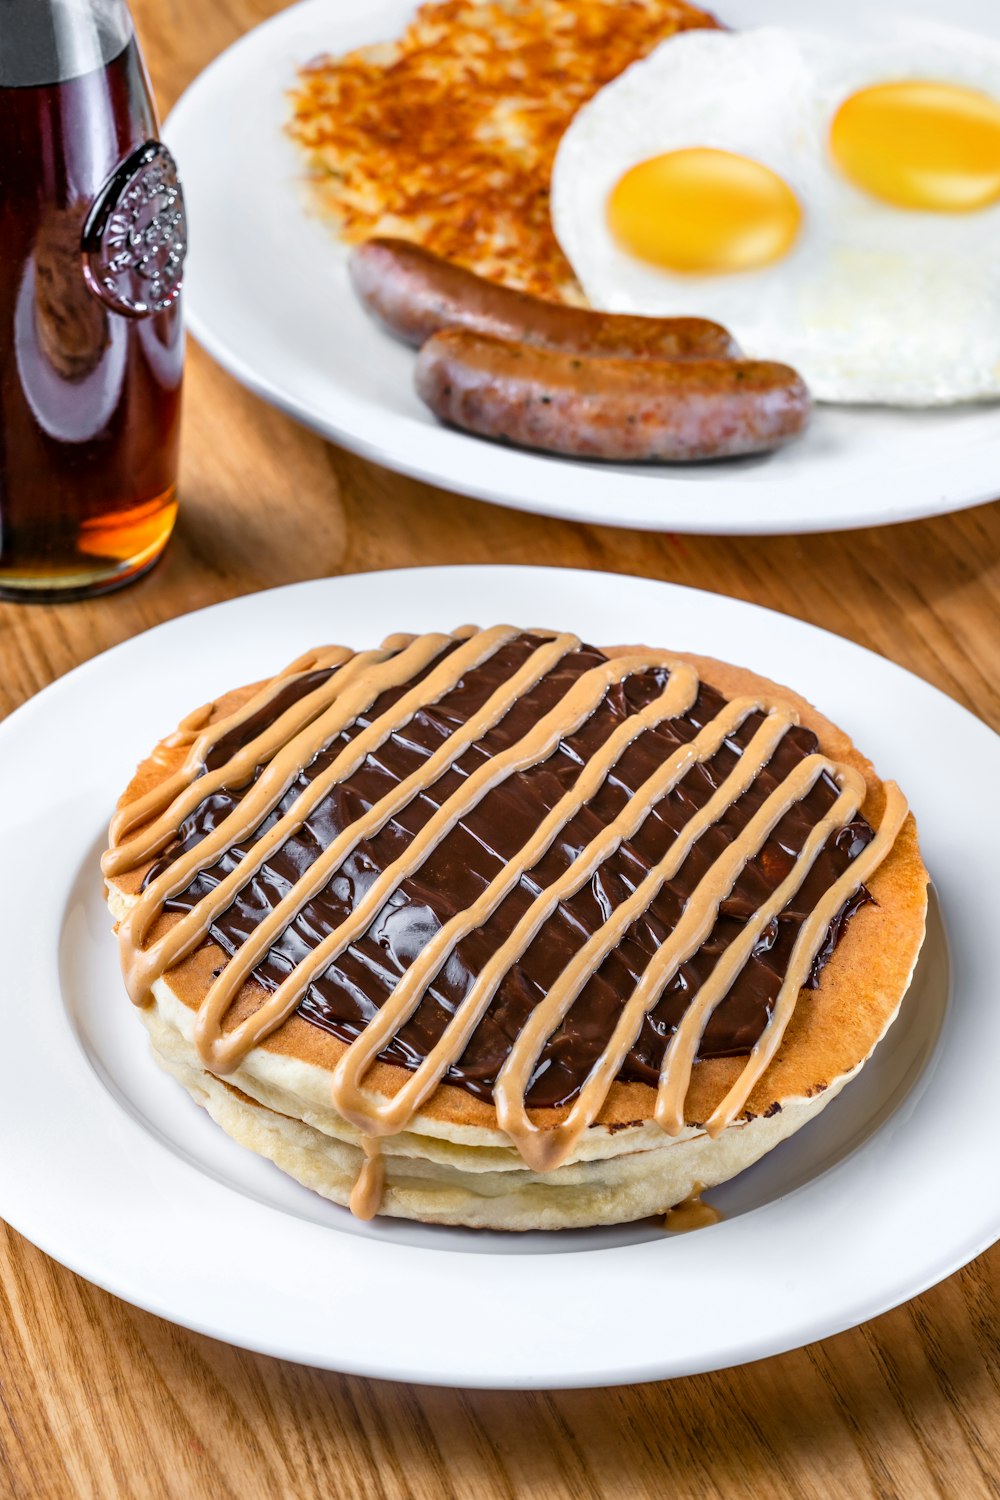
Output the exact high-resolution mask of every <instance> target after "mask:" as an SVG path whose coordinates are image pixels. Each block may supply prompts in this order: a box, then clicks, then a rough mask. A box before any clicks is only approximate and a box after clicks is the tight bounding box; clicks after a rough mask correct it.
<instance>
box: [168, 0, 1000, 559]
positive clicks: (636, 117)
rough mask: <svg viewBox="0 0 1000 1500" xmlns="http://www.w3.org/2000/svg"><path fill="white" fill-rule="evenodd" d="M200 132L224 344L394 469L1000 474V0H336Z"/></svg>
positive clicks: (611, 502)
mask: <svg viewBox="0 0 1000 1500" xmlns="http://www.w3.org/2000/svg"><path fill="white" fill-rule="evenodd" d="M553 80H555V82H553ZM166 134H167V140H168V142H169V144H170V146H171V148H172V150H173V151H174V153H175V155H176V156H177V159H178V162H179V165H180V170H181V173H182V176H183V180H184V187H185V193H186V197H187V205H188V213H189V217H190V220H191V222H192V224H193V226H194V232H193V234H192V249H191V254H190V257H189V262H188V267H189V269H188V272H187V276H186V285H185V294H186V306H187V312H188V319H189V326H190V327H191V329H192V331H193V333H194V334H195V336H196V337H197V338H198V339H199V341H200V342H201V343H202V344H203V345H204V346H205V347H206V348H207V349H208V351H209V352H210V353H211V354H212V355H213V356H214V357H215V358H216V359H218V360H219V362H220V363H221V364H223V365H224V366H225V367H226V368H227V369H228V370H229V371H230V372H231V373H232V374H234V375H235V376H236V377H237V378H238V379H239V380H241V381H242V382H243V383H244V384H246V385H247V386H248V387H250V388H251V389H252V390H254V391H256V392H257V393H258V394H260V395H261V396H263V397H264V398H265V399H267V400H269V401H271V402H273V403H274V404H275V405H277V406H279V407H281V408H282V409H284V410H286V411H288V412H289V413H290V414H292V415H293V416H295V417H296V418H298V419H299V420H300V421H302V422H304V423H305V424H307V425H308V426H310V427H312V428H314V429H315V430H317V431H318V432H320V433H322V434H323V435H324V436H326V437H328V438H330V439H331V440H333V441H335V442H338V443H341V444H342V445H344V446H345V447H348V448H350V449H352V450H354V451H356V452H359V453H361V454H362V455H364V456H365V457H367V458H370V459H372V460H374V461H376V462H378V463H381V464H384V465H385V466H387V467H389V468H392V469H396V470H398V471H400V472H403V473H406V474H410V475H412V476H414V477H416V478H418V479H421V480H424V481H426V482H428V483H431V484H435V485H439V486H441V487H443V488H445V489H450V490H454V491H457V492H460V493H464V494H467V495H470V496H474V497H476V498H479V499H483V500H488V501H492V502H495V503H499V504H506V505H510V506H514V507H517V508H520V509H524V510H532V511H537V512H541V513H545V514H550V515H557V516H562V517H564V518H566V519H570V520H577V521H585V522H593V523H600V524H613V525H621V526H633V527H640V528H645V529H650V530H664V531H691V532H702V533H708V532H717V533H728V534H741V533H742V534H763V533H769V532H796V531H799V532H804V531H817V530H832V529H842V528H850V527H855V526H868V525H879V524H884V523H889V522H896V521H903V520H908V519H913V518H916V517H920V516H927V515H934V514H940V513H942V512H946V511H950V510H957V509H961V508H963V507H967V506H971V505H976V504H979V503H981V502H984V501H988V500H991V499H993V498H995V497H996V495H997V493H998V491H1000V268H998V264H997V257H996V253H995V246H996V245H997V244H998V243H1000V12H997V10H996V8H995V7H993V6H991V5H989V4H987V3H986V0H954V3H953V4H951V5H950V6H949V7H948V15H947V19H946V20H945V19H942V18H941V12H940V7H939V6H938V5H936V4H934V3H932V0H905V3H903V0H899V3H897V4H881V3H865V0H843V3H841V4H839V5H838V6H837V7H826V6H823V7H820V6H818V5H815V6H808V7H804V6H802V5H801V4H795V3H794V0H721V3H720V4H719V5H717V6H715V7H713V8H712V9H711V11H709V10H707V9H701V8H696V7H695V6H693V5H690V4H686V3H682V0H648V4H646V5H644V6H642V7H629V8H628V9H627V10H623V9H622V7H620V6H617V5H615V3H614V0H574V3H572V4H571V3H570V0H518V3H517V4H514V3H512V0H444V3H440V0H436V3H435V0H432V3H431V4H428V5H424V6H422V7H420V8H419V9H418V8H417V7H416V6H415V5H414V4H413V0H369V3H366V4H364V5H362V4H360V0H351V3H340V4H336V5H335V4H333V3H331V0H302V3H300V4H298V5H294V6H292V7H291V8H290V9H289V10H286V11H284V12H282V13H281V14H280V15H278V16H277V17H275V18H274V19H273V20H271V21H269V22H267V23H265V24H264V25H263V26H260V27H258V28H257V29H256V30H254V31H253V32H251V33H249V34H248V35H247V36H245V37H244V38H243V39H242V40H241V41H240V42H238V43H237V44H236V45H235V46H233V47H231V48H230V49H229V50H228V51H227V52H226V53H224V54H223V55H222V56H221V57H220V58H218V59H217V60H216V61H215V62H214V63H213V64H212V65H211V66H210V67H209V68H208V69H207V70H206V71H205V73H203V74H202V75H201V76H200V77H199V78H198V79H197V80H196V81H195V82H194V84H192V85H191V87H190V88H189V89H188V91H187V93H186V94H185V95H184V96H183V98H182V99H181V100H180V102H179V103H178V105H177V106H176V108H175V110H174V112H173V114H172V115H171V117H170V120H169V122H168V126H167V131H166ZM206 141H211V142H212V149H211V151H206V150H205V149H204V142H206Z"/></svg>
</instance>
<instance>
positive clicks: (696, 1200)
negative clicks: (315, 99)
mask: <svg viewBox="0 0 1000 1500" xmlns="http://www.w3.org/2000/svg"><path fill="white" fill-rule="evenodd" d="M703 1191H704V1189H703V1188H702V1186H701V1184H700V1183H695V1186H694V1188H693V1189H692V1191H691V1192H690V1193H689V1194H688V1196H687V1197H686V1198H685V1199H684V1201H683V1203H675V1204H674V1206H673V1208H668V1209H667V1212H666V1214H665V1215H664V1218H663V1227H664V1229H668V1230H669V1231H670V1233H671V1234H690V1232H691V1230H693V1229H707V1228H708V1227H709V1225H710V1224H718V1223H719V1222H720V1221H721V1219H722V1215H721V1214H720V1212H719V1210H718V1209H717V1208H713V1207H712V1205H711V1203H705V1202H703V1201H702V1196H701V1195H702V1192H703Z"/></svg>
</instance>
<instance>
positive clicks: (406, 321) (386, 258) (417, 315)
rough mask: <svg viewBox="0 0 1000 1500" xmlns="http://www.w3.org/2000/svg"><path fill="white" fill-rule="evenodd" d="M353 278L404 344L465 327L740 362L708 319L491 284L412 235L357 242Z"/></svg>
mask: <svg viewBox="0 0 1000 1500" xmlns="http://www.w3.org/2000/svg"><path fill="white" fill-rule="evenodd" d="M350 273H351V280H352V282H353V284H354V290H355V291H356V292H357V294H358V297H359V298H360V299H361V302H362V303H363V304H364V306H365V307H366V308H367V310H368V311H369V312H370V313H372V314H373V315H374V316H375V317H376V318H378V319H379V320H380V322H382V323H384V324H385V326H386V327H387V328H388V329H390V331H391V332H392V333H395V334H396V335H398V337H399V338H402V339H405V340H406V342H407V343H409V344H414V345H420V344H422V343H424V341H425V340H426V339H428V338H430V337H431V335H432V334H434V333H438V332H440V331H441V330H442V329H445V328H468V329H470V330H472V331H473V332H475V333H487V334H492V335H493V336H494V337H495V338H504V339H516V340H518V341H520V342H523V343H526V344H534V345H537V346H538V347H540V348H543V349H563V350H567V351H570V352H572V353H574V354H605V355H609V356H615V357H620V358H622V359H736V358H739V354H740V350H739V348H738V346H737V344H736V342H735V340H734V339H733V338H732V337H731V335H730V334H729V333H728V332H727V330H726V329H725V328H722V327H721V326H720V325H719V324H718V323H711V322H709V320H708V319H707V318H639V317H626V316H622V315H619V314H617V313H601V312H592V311H590V310H589V309H587V308H582V307H567V306H565V305H564V304H563V303H560V302H547V301H545V300H544V299H543V298H541V297H532V296H530V295H529V294H528V293H527V292H515V291H513V290H512V289H511V288H510V287H506V286H500V285H499V283H498V282H495V281H487V280H485V278H484V277H482V276H477V275H476V274H475V273H474V272H473V271H467V270H465V269H464V267H462V266H457V265H455V264H454V263H453V262H452V261H448V260H443V259H442V258H441V256H439V255H434V254H432V253H431V251H429V250H425V249H424V248H423V247H422V246H421V245H415V244H414V243H413V242H412V241H411V240H395V239H371V240H365V241H363V242H362V243H361V244H360V245H356V246H355V248H354V250H353V252H352V254H351V260H350Z"/></svg>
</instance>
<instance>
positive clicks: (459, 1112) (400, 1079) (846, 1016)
mask: <svg viewBox="0 0 1000 1500" xmlns="http://www.w3.org/2000/svg"><path fill="white" fill-rule="evenodd" d="M609 654H612V655H613V654H615V653H609ZM676 659H677V660H678V661H684V662H687V663H689V664H691V665H693V666H694V667H695V668H696V669H697V670H698V672H699V674H700V676H701V677H702V678H703V680H704V681H705V682H706V683H709V684H711V685H712V686H713V687H714V688H716V689H718V690H719V691H720V692H721V693H722V694H723V695H724V696H725V697H727V698H733V697H736V696H739V695H742V694H747V693H750V694H763V695H764V696H766V697H768V698H770V699H775V698H777V699H780V700H781V701H782V702H783V703H787V704H789V705H790V706H792V707H794V708H796V709H797V710H798V712H799V715H800V720H801V723H802V724H803V725H805V726H807V727H808V728H809V729H810V730H812V731H813V733H814V734H815V735H816V736H817V738H818V740H819V744H820V747H821V749H822V750H823V751H824V752H825V753H826V754H828V755H829V756H830V757H831V758H833V759H835V760H837V761H839V762H842V763H844V764H847V765H850V766H854V767H855V768H856V769H857V770H858V771H860V772H861V774H862V775H863V776H864V778H865V783H866V786H867V795H866V799H865V802H864V806H863V809H862V811H863V813H864V816H865V817H866V818H867V819H868V821H869V822H870V823H871V824H872V825H873V826H874V827H876V828H877V827H878V824H879V822H880V819H881V814H882V809H883V806H884V792H883V789H882V784H881V783H880V782H879V780H878V778H877V777H876V776H875V773H874V771H873V769H872V767H871V765H870V763H869V762H868V761H867V760H865V759H864V757H863V756H861V755H860V754H859V753H858V752H857V751H855V750H854V749H853V747H852V746H851V744H850V741H849V740H848V739H847V737H846V736H845V735H844V734H843V733H842V732H841V731H840V730H838V729H837V728H836V727H835V726H834V725H832V724H830V723H829V721H828V720H826V719H824V718H823V717H822V716H820V715H819V714H817V713H816V711H815V710H813V709H812V708H811V707H810V706H809V705H808V704H806V703H805V702H804V700H802V699H801V698H800V697H798V695H796V694H794V693H792V692H790V691H789V690H786V689H783V688H778V687H776V686H775V685H774V684H773V683H770V682H768V681H766V680H765V679H762V678H759V677H756V676H754V675H753V674H750V673H747V672H745V671H742V670H740V669H738V668H734V667H728V666H725V665H723V664H721V663H718V662H713V661H710V660H706V659H703V658H698V657H692V656H685V655H683V654H681V653H677V654H676ZM588 660H589V658H588ZM254 691H255V689H252V688H248V689H240V690H237V691H236V692H234V693H231V694H228V695H227V696H226V697H225V698H224V699H222V700H220V701H219V702H218V703H217V704H215V705H214V706H213V708H212V712H211V717H210V718H209V719H208V721H207V722H209V723H211V722H216V721H217V720H218V719H220V718H222V717H224V716H225V715H226V714H228V713H231V712H232V711H233V710H234V708H236V707H237V706H238V705H239V704H240V703H242V702H245V701H246V699H247V698H248V697H249V696H250V695H251V694H252V693H253V692H254ZM185 753H186V749H185V747H183V746H170V745H167V744H162V745H161V746H160V747H158V749H157V751H156V752H154V755H153V756H152V757H151V758H150V759H149V760H148V761H146V762H144V764H143V765H142V766H141V767H140V769H139V772H138V773H137V776H136V777H135V778H134V779H133V782H132V783H131V785H130V786H129V788H128V789H127V791H126V793H125V795H124V797H123V799H122V803H121V805H122V806H127V805H128V804H130V803H131V802H133V801H134V800H135V799H136V798H138V797H139V796H141V795H142V794H144V793H145V792H146V791H148V789H149V788H150V787H152V786H154V785H157V784H159V783H160V782H162V781H163V780H164V779H165V778H166V777H167V776H168V775H169V774H170V773H171V772H173V771H174V770H175V769H176V768H177V766H178V765H179V764H180V763H181V761H182V760H183V758H184V756H185ZM733 759H735V757H733ZM151 863H152V862H151V861H147V862H146V864H145V865H144V866H141V867H140V868H139V869H138V870H136V871H135V872H134V873H132V874H130V875H128V876H120V877H116V878H115V879H114V881H113V884H114V885H115V887H116V888H117V889H118V890H119V891H120V892H121V893H122V894H123V895H126V896H127V895H129V894H132V893H134V892H135V891H137V890H138V889H139V887H140V885H141V883H142V881H143V879H144V877H145V875H146V873H147V872H148V870H149V869H150V868H151ZM868 888H869V890H870V892H871V895H872V897H873V898H874V903H870V904H866V905H863V906H862V907H861V908H860V910H858V911H857V912H856V913H855V914H854V915H853V917H852V918H851V920H850V921H849V923H848V924H847V927H846V930H845V931H844V933H843V935H842V936H841V938H840V941H839V943H838V945H837V947H836V948H835V950H834V952H833V955H832V958H831V959H830V960H829V962H828V963H827V964H826V966H825V968H824V969H823V970H822V975H821V979H820V984H819V988H818V989H816V990H811V991H806V992H804V993H803V996H802V999H801V1003H800V1004H799V1005H798V1006H797V1007H796V1011H795V1014H794V1016H793V1018H792V1021H791V1023H790V1026H789V1028H788V1031H787V1032H786V1034H785V1037H784V1040H783V1043H782V1046H781V1048H780V1050H779V1052H778V1054H777V1056H776V1058H775V1060H774V1062H773V1063H772V1065H771V1067H770V1068H769V1070H768V1072H767V1073H766V1074H765V1076H764V1078H763V1079H762V1080H761V1082H760V1084H759V1085H758V1086H757V1088H756V1089H755V1090H754V1092H753V1094H752V1095H751V1097H750V1099H749V1101H748V1106H747V1108H748V1112H749V1113H750V1114H761V1113H767V1112H768V1111H769V1110H773V1109H774V1107H775V1106H776V1105H780V1103H781V1101H782V1100H783V1099H788V1098H791V1097H809V1096H811V1095H813V1094H816V1093H817V1092H819V1091H821V1090H822V1089H824V1088H825V1087H827V1086H828V1085H829V1084H831V1083H832V1082H833V1081H834V1080H836V1079H837V1078H839V1077H842V1076H843V1075H844V1074H846V1073H849V1072H851V1071H852V1070H853V1069H854V1068H855V1067H856V1066H857V1065H858V1064H859V1063H860V1062H861V1061H863V1059H864V1058H865V1057H867V1055H868V1054H869V1053H870V1051H871V1049H872V1047H873V1046H874V1045H875V1043H876V1042H877V1041H878V1039H879V1037H880V1036H881V1035H882V1033H883V1032H884V1030H885V1028H886V1026H887V1025H888V1024H889V1022H890V1021H891V1019H892V1017H893V1015H894V1014H895V1011H896V1009H897V1007H898V1004H899V1001H900V999H901V997H902V994H903V993H904V991H905V988H906V984H907V983H908V980H909V976H910V973H911V971H912V967H913V963H914V961H915V958H916V954H917V952H918V949H919V945H920V941H921V938H922V934H923V923H924V910H925V901H926V872H925V870H924V868H923V865H922V863H921V861H920V856H919V851H918V848H917V842H916V833H915V829H914V827H913V823H912V819H908V820H907V822H906V823H905V825H904V827H903V829H902V831H901V833H900V835H899V837H898V838H897V840H896V843H895V846H894V848H893V850H892V852H891V853H890V855H889V856H888V858H887V859H886V860H885V861H884V863H883V864H882V865H881V866H880V867H879V868H878V869H877V871H876V872H875V874H874V875H873V876H872V878H871V879H870V880H869V881H868ZM178 919H179V915H178V914H173V913H168V914H166V915H165V916H163V917H162V918H160V919H159V923H158V925H157V926H156V927H154V929H153V930H152V932H151V934H150V939H151V940H154V941H155V940H156V939H157V938H158V937H159V936H160V934H161V933H162V932H163V931H165V930H166V929H167V928H168V927H169V926H171V925H172V924H173V923H174V922H176V921H177V920H178ZM224 962H225V954H224V953H222V951H221V950H220V949H219V948H218V947H217V946H216V945H215V944H214V943H207V944H205V945H204V946H203V947H202V948H201V949H200V950H199V951H198V952H196V953H194V954H193V955H192V956H191V957H190V958H188V959H186V960H185V961H184V962H183V963H181V964H179V965H178V966H177V967H176V968H174V969H173V970H171V971H170V974H169V986H170V989H171V990H172V991H173V992H174V993H175V994H176V995H177V996H178V998H179V999H180V1000H181V1001H182V1002H183V1003H184V1004H185V1005H187V1006H188V1007H190V1008H191V1009H195V1008H197V1007H198V1005H199V1004H200V1003H201V1001H202V999H203V997H204V995H205V993H206V991H207V989H208V987H209V985H210V983H211V981H212V978H213V975H214V972H215V971H216V970H218V969H219V968H220V967H221V966H222V965H223V964H224ZM622 998H623V999H624V996H623V997H622ZM263 999H264V992H263V991H262V989H261V987H260V986H259V985H257V984H256V983H253V982H250V983H247V984H245V985H244V986H243V988H242V990H241V992H240V994H239V995H238V997H237V1000H236V1003H235V1005H234V1006H233V1008H232V1011H231V1013H230V1015H229V1017H228V1018H227V1021H226V1027H227V1029H231V1028H232V1027H233V1026H234V1025H236V1024H238V1023H239V1022H240V1021H241V1020H242V1019H243V1018H244V1017H245V1016H247V1015H249V1014H251V1013H252V1012H253V1011H255V1010H256V1008H257V1007H258V1006H259V1005H260V1003H261V1002H262V1000H263ZM261 1045H263V1047H264V1048H265V1049H267V1050H268V1051H270V1052H274V1053H278V1054H283V1055H285V1056H287V1057H293V1058H299V1059H301V1060H303V1061H305V1062H308V1063H312V1064H314V1065H316V1066H319V1067H321V1068H324V1069H331V1068H332V1067H334V1066H335V1065H336V1063H337V1062H338V1061H339V1059H340V1058H341V1057H342V1056H343V1054H344V1051H345V1045H344V1042H343V1041H341V1040H339V1039H338V1038H337V1037H336V1036H333V1035H331V1033H330V1032H329V1031H326V1030H322V1029H320V1027H318V1026H316V1025H314V1024H312V1023H311V1022H310V1021H308V1020H306V1019H304V1018H303V1016H302V1015H301V1014H299V1015H294V1016H292V1017H291V1018H290V1019H289V1020H288V1021H286V1022H285V1024H284V1025H283V1026H282V1027H281V1029H280V1030H279V1031H277V1032H276V1033H274V1034H273V1035H272V1036H270V1037H268V1038H267V1039H266V1040H265V1041H264V1042H263V1043H262V1044H261ZM747 1045H749V1043H748V1044H747ZM741 1068H742V1061H741V1059H740V1058H739V1057H710V1058H707V1059H705V1060H703V1061H702V1062H700V1063H699V1064H698V1066H697V1067H696V1068H695V1070H694V1076H693V1080H692V1085H691V1088H690V1090H689V1092H688V1096H687V1118H688V1120H689V1122H690V1123H692V1124H694V1123H700V1122H702V1121H704V1119H705V1118H706V1117H707V1115H708V1114H709V1113H710V1111H711V1109H712V1108H713V1107H714V1106H715V1104H717V1103H718V1102H719V1100H720V1099H721V1098H722V1097H723V1095H724V1094H725V1092H726V1091H727V1089H728V1088H729V1087H730V1085H731V1084H732V1083H733V1082H734V1081H735V1079H736V1077H737V1076H738V1074H739V1072H740V1070H741ZM409 1076H410V1075H409V1074H408V1072H407V1071H406V1070H405V1069H404V1068H401V1067H398V1066H395V1065H392V1064H389V1063H384V1062H383V1063H378V1064H376V1066H375V1067H374V1068H373V1069H372V1071H371V1072H370V1073H369V1075H368V1076H367V1079H366V1087H367V1088H369V1089H371V1090H373V1091H376V1092H379V1093H382V1094H385V1095H392V1094H394V1093H395V1092H396V1090H397V1089H398V1088H399V1087H400V1086H401V1085H402V1084H403V1083H404V1082H405V1081H406V1079H407V1078H408V1077H409ZM654 1101H655V1090H654V1089H653V1088H651V1087H649V1086H648V1085H647V1084H646V1083H642V1082H635V1081H628V1082H619V1083H616V1084H615V1085H613V1087H612V1089H611V1091H610V1093H609V1095H608V1098H607V1100H606V1103H605V1105H604V1108H603V1110H602V1112H601V1114H600V1115H599V1117H598V1120H599V1122H600V1123H602V1124H605V1125H610V1126H613V1127H618V1128H621V1127H622V1126H625V1125H629V1124H634V1123H639V1122H642V1121H645V1120H648V1119H649V1118H650V1116H651V1114H652V1107H653V1103H654ZM422 1114H423V1116H424V1117H426V1118H428V1119H437V1120H439V1121H441V1122H447V1123H449V1124H452V1125H464V1126H466V1127H472V1128H474V1129H475V1128H477V1127H478V1128H481V1129H485V1130H489V1131H491V1132H492V1131H495V1129H496V1116H495V1112H494V1109H493V1106H492V1104H491V1103H489V1102H488V1100H484V1099H483V1098H476V1097H473V1096H472V1095H471V1094H470V1093H468V1092H467V1091H466V1090H465V1089H460V1088H456V1087H453V1086H442V1087H440V1088H439V1089H438V1090H437V1092H436V1094H435V1095H434V1096H433V1098H432V1099H431V1100H430V1101H429V1103H428V1104H426V1105H425V1106H424V1109H423V1111H422ZM564 1114H565V1109H539V1110H535V1111H533V1112H532V1119H533V1120H534V1121H535V1122H536V1123H538V1124H547V1123H554V1122H555V1121H557V1120H559V1119H561V1118H562V1117H563V1116H564ZM413 1128H417V1126H416V1124H415V1126H414V1127H413Z"/></svg>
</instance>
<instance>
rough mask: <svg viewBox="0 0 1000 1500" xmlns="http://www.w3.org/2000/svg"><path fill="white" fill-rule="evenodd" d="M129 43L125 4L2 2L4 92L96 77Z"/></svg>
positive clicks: (0, 74) (120, 0)
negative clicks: (87, 75)
mask: <svg viewBox="0 0 1000 1500" xmlns="http://www.w3.org/2000/svg"><path fill="white" fill-rule="evenodd" d="M131 37H132V17H131V15H130V14H129V8H128V4H127V0H0V88H30V87H34V86H37V85H39V84H51V83H64V82H65V81H66V80H67V79H69V78H77V77H79V76H80V75H81V74H83V73H91V72H95V71H96V70H98V69H100V68H103V67H106V65H107V64H108V63H109V62H110V61H111V60H112V58H114V57H117V56H118V54H119V53H120V52H121V51H122V50H123V48H124V47H125V46H126V45H127V43H128V42H129V41H130V40H131Z"/></svg>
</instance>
